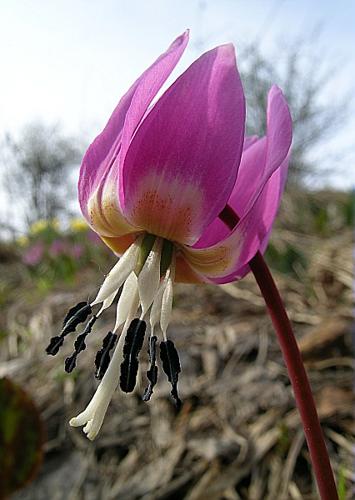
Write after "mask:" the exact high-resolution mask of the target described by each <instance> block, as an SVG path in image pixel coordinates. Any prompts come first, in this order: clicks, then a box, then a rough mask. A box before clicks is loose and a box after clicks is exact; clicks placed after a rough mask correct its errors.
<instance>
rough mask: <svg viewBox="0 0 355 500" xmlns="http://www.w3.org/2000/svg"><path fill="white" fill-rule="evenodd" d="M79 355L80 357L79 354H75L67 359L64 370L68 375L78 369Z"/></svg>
mask: <svg viewBox="0 0 355 500" xmlns="http://www.w3.org/2000/svg"><path fill="white" fill-rule="evenodd" d="M77 355H78V353H77V352H73V354H72V355H71V356H69V357H68V358H66V359H65V363H64V369H65V371H66V372H67V373H70V372H72V371H73V370H74V368H75V367H76V357H77Z"/></svg>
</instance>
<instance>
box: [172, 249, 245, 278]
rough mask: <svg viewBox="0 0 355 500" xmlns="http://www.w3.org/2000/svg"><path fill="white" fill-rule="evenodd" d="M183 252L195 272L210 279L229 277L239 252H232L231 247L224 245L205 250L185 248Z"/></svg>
mask: <svg viewBox="0 0 355 500" xmlns="http://www.w3.org/2000/svg"><path fill="white" fill-rule="evenodd" d="M182 252H183V255H184V257H185V259H186V260H187V262H188V263H189V264H190V265H191V267H192V268H193V269H194V270H195V271H197V272H198V273H201V274H202V275H203V276H205V277H210V278H219V277H222V276H226V275H228V274H229V272H230V271H231V270H232V269H233V266H234V264H235V261H236V260H237V258H238V251H235V250H233V251H232V248H231V246H229V245H223V244H222V245H220V246H214V247H210V248H203V249H192V248H191V249H189V248H186V247H184V248H183V249H182Z"/></svg>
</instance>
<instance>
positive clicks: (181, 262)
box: [175, 255, 204, 284]
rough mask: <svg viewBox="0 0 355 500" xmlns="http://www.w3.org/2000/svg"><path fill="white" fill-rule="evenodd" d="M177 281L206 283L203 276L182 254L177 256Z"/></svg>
mask: <svg viewBox="0 0 355 500" xmlns="http://www.w3.org/2000/svg"><path fill="white" fill-rule="evenodd" d="M175 281H176V282H177V283H189V284H191V283H204V280H203V278H202V277H201V276H199V275H198V274H196V273H195V272H194V271H193V269H192V268H191V267H190V266H189V264H188V263H187V262H186V260H185V259H184V257H183V256H182V255H178V256H177V257H176V270H175Z"/></svg>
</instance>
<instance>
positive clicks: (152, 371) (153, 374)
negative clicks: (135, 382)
mask: <svg viewBox="0 0 355 500" xmlns="http://www.w3.org/2000/svg"><path fill="white" fill-rule="evenodd" d="M157 340H158V339H157V337H156V336H155V335H153V336H151V337H150V338H149V347H148V354H149V362H150V366H149V370H148V371H147V378H148V380H149V385H148V387H147V388H146V389H145V391H144V394H143V396H142V399H143V401H149V400H150V398H151V397H152V394H153V387H154V386H155V384H156V383H157V380H158V367H157V366H156V357H157V354H156V353H157V347H156V345H157Z"/></svg>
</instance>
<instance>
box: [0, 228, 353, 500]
mask: <svg viewBox="0 0 355 500" xmlns="http://www.w3.org/2000/svg"><path fill="white" fill-rule="evenodd" d="M273 242H274V245H275V246H277V245H279V246H280V245H281V246H282V245H285V244H290V245H293V246H294V247H295V248H298V249H302V252H303V253H304V256H305V258H306V259H307V262H308V266H307V269H306V270H305V269H304V268H302V267H298V266H297V265H295V268H294V269H293V273H291V274H289V275H285V274H278V273H274V274H275V278H276V280H277V283H278V285H279V287H280V290H281V293H282V296H283V297H284V300H285V303H286V306H287V309H288V311H289V313H290V316H291V319H292V321H293V324H294V327H295V331H296V335H297V337H298V339H299V343H300V346H301V349H302V353H303V355H304V359H305V362H306V366H307V370H308V373H309V376H310V379H311V384H312V388H313V391H314V394H315V398H316V401H317V406H318V410H319V414H320V418H321V421H322V425H323V429H324V432H325V436H326V440H327V444H328V448H329V452H330V455H331V461H332V464H333V467H334V470H335V474H336V477H337V480H338V481H340V482H341V483H342V484H343V485H344V484H345V491H346V494H345V496H344V497H343V498H344V499H345V498H347V499H350V498H353V496H352V495H354V474H353V468H352V465H353V459H354V457H353V454H354V447H353V443H354V441H352V440H353V437H354V423H353V420H352V417H353V415H352V409H353V396H352V379H353V366H352V349H351V329H352V292H351V287H352V269H351V246H352V244H351V233H350V231H342V232H341V233H339V234H337V235H336V237H333V238H327V239H322V238H317V237H309V236H305V235H302V234H296V233H294V232H293V233H290V232H288V231H286V230H278V231H276V232H275V233H274V238H273ZM99 281H100V276H99V273H94V272H92V271H91V272H90V273H89V272H88V273H86V275H84V276H82V277H81V278H80V282H78V283H77V286H76V287H74V288H73V289H71V290H70V291H68V290H65V288H63V289H60V288H58V289H56V290H55V291H53V292H52V293H51V294H50V295H48V296H47V297H45V298H42V299H41V300H39V299H38V297H37V298H36V297H35V296H33V297H32V299H30V298H29V297H30V295H29V293H28V292H27V293H25V292H24V291H20V292H18V294H17V300H16V302H13V303H12V304H11V305H10V306H9V307H8V309H7V310H6V317H5V318H4V319H3V323H4V325H5V326H6V330H7V331H8V332H10V333H9V335H8V336H7V338H6V339H5V340H3V341H2V354H1V358H0V375H8V376H10V377H12V378H13V379H14V380H15V381H17V382H19V383H21V384H22V385H23V386H24V387H26V389H27V390H28V391H29V392H30V393H31V394H32V395H33V397H34V399H35V401H36V403H37V405H38V407H39V408H40V410H41V413H42V416H43V419H44V421H45V424H46V427H47V441H46V444H45V451H46V454H45V461H44V464H43V467H42V470H41V473H40V475H39V477H38V478H37V480H36V481H35V482H34V483H33V484H32V485H31V486H29V487H27V489H25V490H24V491H23V492H21V493H19V494H18V495H17V496H15V497H14V498H20V497H21V498H22V499H23V500H25V499H36V500H41V499H46V500H47V499H58V500H60V499H63V500H64V499H66V500H67V499H85V500H89V499H120V500H125V499H127V500H131V499H145V500H148V499H152V500H153V499H154V500H158V499H179V500H180V499H186V500H199V499H204V500H209V499H211V500H215V499H251V500H258V499H260V500H261V499H263V500H264V499H265V500H275V499H278V500H279V499H280V500H283V499H285V500H286V499H296V500H298V499H304V500H306V499H316V498H317V494H316V488H315V485H314V480H313V477H312V473H311V468H310V462H309V454H308V451H307V448H306V445H305V442H304V436H303V432H302V428H301V424H300V420H299V417H298V414H297V412H296V410H295V403H294V399H293V395H292V390H291V388H290V384H289V380H288V377H287V373H286V370H285V367H284V364H283V361H282V358H281V354H280V351H279V348H278V345H277V342H276V340H275V335H274V332H273V329H272V326H271V324H270V321H269V319H268V317H267V313H266V311H265V308H264V305H263V300H262V298H261V297H260V294H259V292H258V290H257V287H256V284H255V283H254V281H253V278H252V276H248V277H247V278H246V279H245V280H244V281H242V282H240V283H237V284H232V285H227V286H224V287H219V288H217V287H209V286H206V287H190V286H179V287H177V291H176V298H175V306H174V316H173V321H172V325H171V329H170V335H171V338H172V339H173V340H174V341H175V343H176V346H177V348H178V350H179V353H180V360H181V364H182V373H181V375H180V384H179V386H180V395H181V397H182V399H183V401H184V405H183V407H182V409H181V410H180V412H179V413H177V412H176V410H175V408H174V406H173V404H172V402H171V401H170V399H169V391H170V387H169V385H168V383H167V381H166V379H165V377H164V376H163V375H162V373H160V379H159V383H158V386H157V389H156V390H155V392H154V396H153V398H152V401H151V402H149V403H148V404H147V403H144V402H143V401H141V394H142V392H143V388H144V383H143V385H141V386H140V387H139V388H138V389H137V391H136V393H135V394H133V395H130V396H128V397H127V396H126V395H124V394H122V393H120V392H118V391H117V393H116V395H115V397H114V399H113V401H112V404H111V405H110V408H109V411H108V414H107V417H106V420H105V422H104V425H103V428H102V430H101V433H100V435H99V437H98V438H97V440H96V441H95V442H94V443H91V442H89V441H88V440H86V438H84V436H83V434H82V433H81V431H80V430H78V429H71V428H70V427H69V426H68V423H67V422H68V418H69V417H71V416H73V415H76V414H77V413H78V412H79V411H81V410H82V409H83V407H84V406H85V405H86V404H87V402H88V401H89V399H90V397H91V396H92V394H93V392H94V390H95V385H96V382H95V379H94V377H93V358H94V353H95V352H96V350H97V349H98V348H99V346H100V343H101V339H102V337H103V336H104V335H105V334H106V333H107V331H108V330H109V328H110V326H111V325H112V321H113V315H112V313H108V314H107V315H106V316H105V317H104V318H103V319H102V320H101V323H99V324H98V327H97V329H96V332H95V334H94V335H91V337H90V339H89V344H90V345H89V348H88V349H87V351H85V352H84V353H82V355H81V357H80V359H79V363H78V365H79V366H78V368H77V370H76V374H75V375H74V376H73V375H71V376H68V375H65V374H63V368H62V366H63V364H62V363H63V360H64V357H65V356H66V355H67V354H68V353H69V352H70V351H71V345H70V344H71V342H70V340H68V341H67V347H65V348H64V351H65V352H63V354H61V355H60V356H57V357H56V358H54V359H53V358H51V357H47V356H46V355H45V354H44V348H45V346H46V344H47V341H48V339H49V337H50V336H52V335H54V334H55V333H56V331H57V330H58V328H59V326H60V321H61V318H62V317H63V314H64V313H65V311H66V309H67V308H68V307H69V306H70V305H72V303H74V302H75V301H77V300H80V299H83V298H84V299H85V298H86V297H87V296H88V295H89V293H90V292H92V288H93V285H94V284H95V283H99ZM143 368H144V367H143ZM142 371H143V372H144V369H143V370H142ZM143 374H144V373H143Z"/></svg>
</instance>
